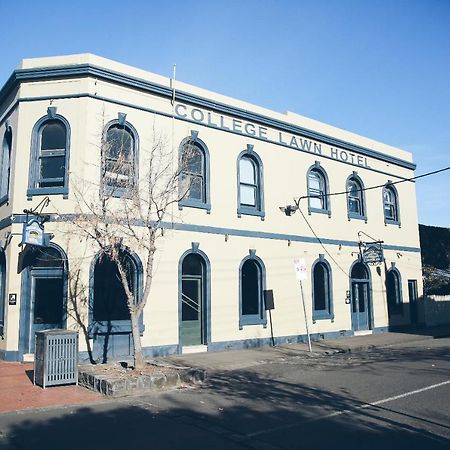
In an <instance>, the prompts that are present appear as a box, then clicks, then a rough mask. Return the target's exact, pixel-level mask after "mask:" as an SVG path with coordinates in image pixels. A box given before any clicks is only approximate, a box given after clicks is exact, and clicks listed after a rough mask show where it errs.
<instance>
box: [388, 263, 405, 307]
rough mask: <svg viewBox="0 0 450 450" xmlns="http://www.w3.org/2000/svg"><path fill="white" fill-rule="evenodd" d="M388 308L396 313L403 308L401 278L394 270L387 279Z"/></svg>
mask: <svg viewBox="0 0 450 450" xmlns="http://www.w3.org/2000/svg"><path fill="white" fill-rule="evenodd" d="M386 285H387V301H388V307H389V309H390V310H391V312H392V311H394V312H395V311H396V310H397V309H398V308H399V307H400V306H401V296H400V278H399V276H398V274H397V272H395V271H394V270H390V271H389V272H388V274H387V279H386Z"/></svg>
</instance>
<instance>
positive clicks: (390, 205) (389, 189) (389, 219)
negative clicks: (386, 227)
mask: <svg viewBox="0 0 450 450" xmlns="http://www.w3.org/2000/svg"><path fill="white" fill-rule="evenodd" d="M383 209H384V220H385V222H386V223H395V224H398V223H399V222H400V220H399V212H398V198H397V192H396V190H395V188H394V186H392V185H389V184H387V185H386V186H385V187H384V188H383Z"/></svg>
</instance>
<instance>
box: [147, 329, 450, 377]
mask: <svg viewBox="0 0 450 450" xmlns="http://www.w3.org/2000/svg"><path fill="white" fill-rule="evenodd" d="M449 336H450V325H448V326H441V327H433V328H416V329H415V330H409V331H408V332H388V333H378V334H370V335H364V336H351V337H342V338H339V339H335V340H323V341H318V342H312V353H310V352H309V351H308V345H307V344H306V343H300V344H289V345H284V346H279V347H259V348H248V349H242V350H228V351H222V352H209V353H208V352H207V353H192V354H183V355H173V356H166V357H160V358H155V360H157V361H158V362H163V363H168V364H175V365H183V366H188V367H193V368H199V369H205V370H207V371H208V372H214V371H228V370H239V369H244V368H249V367H252V366H256V365H259V364H265V363H268V362H271V361H272V362H275V361H277V360H280V359H286V358H289V357H304V358H311V357H317V356H326V355H331V354H334V353H337V352H357V351H367V350H370V349H375V348H384V347H390V346H402V345H407V344H411V343H413V342H417V341H422V340H425V339H434V338H438V337H449Z"/></svg>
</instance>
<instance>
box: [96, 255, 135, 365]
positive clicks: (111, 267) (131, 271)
mask: <svg viewBox="0 0 450 450" xmlns="http://www.w3.org/2000/svg"><path fill="white" fill-rule="evenodd" d="M119 258H120V260H121V263H122V266H123V267H124V269H125V272H126V278H127V282H128V287H129V289H130V291H131V292H132V294H133V295H134V300H135V302H137V299H138V290H139V281H140V280H139V275H140V273H141V271H140V270H139V268H140V266H139V265H138V262H137V257H135V256H132V255H131V254H130V253H128V252H127V251H125V250H123V251H120V255H119ZM91 296H92V298H91V301H92V307H91V308H90V316H91V320H90V334H91V336H92V338H93V339H94V343H93V358H94V359H95V360H97V361H99V362H102V363H106V362H108V361H110V360H117V359H120V358H127V357H131V356H132V355H133V339H132V334H131V317H130V311H129V309H128V303H127V295H126V293H125V289H124V286H123V284H122V281H121V278H120V274H119V270H118V267H117V264H116V262H115V261H113V260H111V259H110V258H109V257H108V255H105V254H103V255H100V256H99V257H97V259H96V260H95V262H94V267H93V274H92V284H91ZM139 325H140V331H141V332H142V331H143V323H142V317H141V318H140V324H139Z"/></svg>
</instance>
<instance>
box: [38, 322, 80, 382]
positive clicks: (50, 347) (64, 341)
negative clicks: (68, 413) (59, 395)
mask: <svg viewBox="0 0 450 450" xmlns="http://www.w3.org/2000/svg"><path fill="white" fill-rule="evenodd" d="M34 384H37V385H39V386H42V387H43V388H46V387H47V386H57V385H60V384H78V332H77V331H69V330H60V329H56V330H44V331H36V349H35V353H34Z"/></svg>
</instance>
